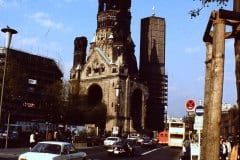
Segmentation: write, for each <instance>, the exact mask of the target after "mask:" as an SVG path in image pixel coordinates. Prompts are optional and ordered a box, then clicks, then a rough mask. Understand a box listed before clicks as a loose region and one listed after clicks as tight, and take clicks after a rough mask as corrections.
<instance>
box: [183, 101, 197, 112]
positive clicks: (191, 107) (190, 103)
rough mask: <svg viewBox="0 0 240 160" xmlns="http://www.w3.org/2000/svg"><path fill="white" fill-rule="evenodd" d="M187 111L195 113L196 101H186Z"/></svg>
mask: <svg viewBox="0 0 240 160" xmlns="http://www.w3.org/2000/svg"><path fill="white" fill-rule="evenodd" d="M185 106H186V109H187V111H193V110H194V108H195V101H194V100H193V99H189V100H187V101H186V105H185Z"/></svg>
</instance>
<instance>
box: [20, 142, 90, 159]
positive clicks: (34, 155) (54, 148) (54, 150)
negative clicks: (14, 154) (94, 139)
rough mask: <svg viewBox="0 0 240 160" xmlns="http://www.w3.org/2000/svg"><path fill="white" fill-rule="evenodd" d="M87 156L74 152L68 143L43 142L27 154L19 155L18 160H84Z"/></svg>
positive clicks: (71, 145) (73, 148) (74, 149)
mask: <svg viewBox="0 0 240 160" xmlns="http://www.w3.org/2000/svg"><path fill="white" fill-rule="evenodd" d="M86 157H87V154H86V153H85V152H80V151H78V150H76V148H75V147H74V146H73V144H71V143H68V142H57V141H44V142H39V143H37V144H36V145H35V146H34V147H33V148H32V149H31V151H29V152H26V153H23V154H21V155H19V157H18V160H36V159H39V160H40V159H42V160H71V159H76V160H86Z"/></svg>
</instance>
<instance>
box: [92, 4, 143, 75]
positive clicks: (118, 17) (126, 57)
mask: <svg viewBox="0 0 240 160" xmlns="http://www.w3.org/2000/svg"><path fill="white" fill-rule="evenodd" d="M98 2H99V7H98V15H97V31H96V36H95V42H96V45H98V46H100V47H101V48H102V49H103V51H104V52H108V54H107V56H108V58H109V59H110V60H111V61H112V62H113V63H118V64H121V65H122V67H124V68H125V69H128V72H129V74H131V75H134V74H137V71H138V70H137V63H136V57H135V55H134V48H135V45H134V43H133V41H132V38H131V32H130V25H131V12H130V7H131V0H124V1H123V0H98Z"/></svg>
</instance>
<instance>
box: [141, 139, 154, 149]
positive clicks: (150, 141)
mask: <svg viewBox="0 0 240 160" xmlns="http://www.w3.org/2000/svg"><path fill="white" fill-rule="evenodd" d="M156 145H157V141H155V140H154V139H153V138H150V137H144V138H143V142H142V147H155V146H156Z"/></svg>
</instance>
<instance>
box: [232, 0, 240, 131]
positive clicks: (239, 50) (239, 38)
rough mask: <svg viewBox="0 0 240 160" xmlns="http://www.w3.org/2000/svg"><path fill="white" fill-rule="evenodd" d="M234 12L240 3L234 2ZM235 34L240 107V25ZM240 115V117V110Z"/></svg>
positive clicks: (239, 10) (239, 102)
mask: <svg viewBox="0 0 240 160" xmlns="http://www.w3.org/2000/svg"><path fill="white" fill-rule="evenodd" d="M233 11H235V12H240V1H239V0H234V4H233ZM233 32H235V33H237V34H236V36H235V42H234V49H235V75H236V86H237V104H238V106H240V25H238V26H234V27H233ZM238 111H239V115H240V110H238ZM238 131H239V128H238Z"/></svg>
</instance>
